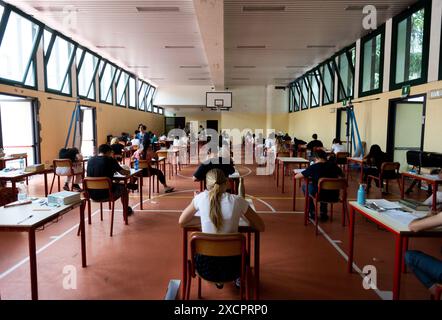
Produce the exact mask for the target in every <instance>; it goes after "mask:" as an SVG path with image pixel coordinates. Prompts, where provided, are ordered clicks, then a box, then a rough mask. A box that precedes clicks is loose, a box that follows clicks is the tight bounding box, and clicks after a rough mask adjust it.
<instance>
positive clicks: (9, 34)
mask: <svg viewBox="0 0 442 320" xmlns="http://www.w3.org/2000/svg"><path fill="white" fill-rule="evenodd" d="M0 14H1V16H2V19H1V20H0V21H1V22H2V23H1V25H0V29H1V28H2V27H4V28H5V29H4V33H3V36H2V35H1V34H0V78H1V79H3V80H6V81H5V82H12V83H17V84H22V85H25V86H29V87H36V76H35V53H36V50H37V46H38V43H39V41H40V38H41V33H42V28H41V26H40V25H38V24H36V23H34V22H32V21H31V20H29V19H26V18H24V17H23V16H21V15H19V14H17V13H15V12H11V11H9V10H6V9H5V8H4V7H3V6H0Z"/></svg>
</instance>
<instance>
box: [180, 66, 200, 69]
mask: <svg viewBox="0 0 442 320" xmlns="http://www.w3.org/2000/svg"><path fill="white" fill-rule="evenodd" d="M202 67H203V66H180V68H181V69H201V68H202Z"/></svg>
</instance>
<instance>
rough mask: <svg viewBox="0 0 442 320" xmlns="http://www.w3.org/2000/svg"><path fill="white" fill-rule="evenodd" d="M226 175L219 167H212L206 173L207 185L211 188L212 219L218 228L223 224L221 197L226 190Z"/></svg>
mask: <svg viewBox="0 0 442 320" xmlns="http://www.w3.org/2000/svg"><path fill="white" fill-rule="evenodd" d="M226 182H227V179H226V176H225V175H224V173H223V172H222V171H221V170H219V169H212V170H210V171H209V172H207V174H206V185H207V188H208V189H209V204H210V215H209V217H210V220H211V221H212V223H213V225H214V226H215V228H216V230H220V229H221V228H222V226H223V215H222V212H221V197H222V195H223V193H224V192H225V191H226Z"/></svg>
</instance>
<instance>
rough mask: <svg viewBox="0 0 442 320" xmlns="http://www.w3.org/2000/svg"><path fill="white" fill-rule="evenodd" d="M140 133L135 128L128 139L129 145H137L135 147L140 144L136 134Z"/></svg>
mask: <svg viewBox="0 0 442 320" xmlns="http://www.w3.org/2000/svg"><path fill="white" fill-rule="evenodd" d="M139 133H140V131H138V130H135V134H134V137H133V139H132V140H131V141H130V145H131V146H137V147H139V146H140V143H141V142H140V139H138V138H137V135H138V134H139Z"/></svg>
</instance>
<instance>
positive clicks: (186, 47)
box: [164, 46, 195, 49]
mask: <svg viewBox="0 0 442 320" xmlns="http://www.w3.org/2000/svg"><path fill="white" fill-rule="evenodd" d="M164 48H166V49H193V48H195V46H164Z"/></svg>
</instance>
